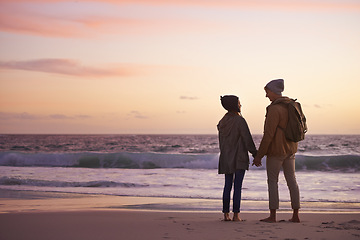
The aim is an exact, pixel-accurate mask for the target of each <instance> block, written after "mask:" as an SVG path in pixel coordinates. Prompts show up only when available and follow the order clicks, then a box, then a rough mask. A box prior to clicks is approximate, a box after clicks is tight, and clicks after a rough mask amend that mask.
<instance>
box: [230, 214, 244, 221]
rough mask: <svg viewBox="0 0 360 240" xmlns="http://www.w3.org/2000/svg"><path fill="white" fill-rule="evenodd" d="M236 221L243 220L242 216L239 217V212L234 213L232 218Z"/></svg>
mask: <svg viewBox="0 0 360 240" xmlns="http://www.w3.org/2000/svg"><path fill="white" fill-rule="evenodd" d="M232 220H233V221H234V222H241V221H242V220H241V218H240V217H239V213H234V217H233V219H232Z"/></svg>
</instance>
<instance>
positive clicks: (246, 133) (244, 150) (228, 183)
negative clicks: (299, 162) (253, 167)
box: [217, 95, 256, 221]
mask: <svg viewBox="0 0 360 240" xmlns="http://www.w3.org/2000/svg"><path fill="white" fill-rule="evenodd" d="M221 105H222V106H223V107H224V108H225V109H226V110H227V111H228V112H227V113H226V114H225V115H224V117H223V118H222V119H221V120H220V122H219V124H218V125H217V128H218V131H219V147H220V157H219V174H225V186H224V192H223V210H222V212H223V213H224V221H231V219H230V216H229V212H230V192H231V189H232V185H233V182H234V195H233V213H234V216H233V219H232V220H233V221H241V219H240V217H239V212H240V201H241V188H242V182H243V179H244V175H245V170H248V169H249V154H248V152H251V153H252V155H253V157H254V156H255V155H256V147H255V144H254V141H253V139H252V136H251V133H250V130H249V127H248V125H247V123H246V121H245V119H244V118H243V117H242V115H241V110H240V108H241V105H240V101H239V98H238V97H237V96H233V95H227V96H223V97H221ZM234 177H235V179H234ZM233 180H234V181H233Z"/></svg>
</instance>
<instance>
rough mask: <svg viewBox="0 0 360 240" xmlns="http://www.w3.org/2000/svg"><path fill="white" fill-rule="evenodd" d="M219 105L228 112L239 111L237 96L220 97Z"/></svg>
mask: <svg viewBox="0 0 360 240" xmlns="http://www.w3.org/2000/svg"><path fill="white" fill-rule="evenodd" d="M220 100H221V105H222V106H223V107H224V108H225V109H226V110H228V111H229V112H240V106H241V105H240V101H239V98H238V97H237V96H234V95H225V96H222V97H220Z"/></svg>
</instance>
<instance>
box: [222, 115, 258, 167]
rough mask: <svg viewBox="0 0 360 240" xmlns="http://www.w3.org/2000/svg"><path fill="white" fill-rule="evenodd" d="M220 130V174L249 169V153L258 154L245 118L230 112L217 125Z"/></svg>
mask: <svg viewBox="0 0 360 240" xmlns="http://www.w3.org/2000/svg"><path fill="white" fill-rule="evenodd" d="M217 128H218V130H219V145H220V146H219V147H220V157H219V169H218V170H219V174H230V173H235V172H236V170H240V169H245V170H248V169H249V153H248V152H251V153H252V154H253V155H255V154H256V147H255V144H254V141H253V139H252V136H251V134H250V130H249V127H248V125H247V123H246V121H245V119H244V118H243V117H242V116H241V115H239V114H237V113H232V112H228V113H226V114H225V116H224V117H223V118H222V119H221V120H220V122H219V124H218V125H217Z"/></svg>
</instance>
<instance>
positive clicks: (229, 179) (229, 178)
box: [222, 169, 245, 213]
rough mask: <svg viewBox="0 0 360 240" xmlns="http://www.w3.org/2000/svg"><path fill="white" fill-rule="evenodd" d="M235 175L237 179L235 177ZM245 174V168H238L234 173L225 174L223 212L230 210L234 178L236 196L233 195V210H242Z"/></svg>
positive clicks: (235, 211)
mask: <svg viewBox="0 0 360 240" xmlns="http://www.w3.org/2000/svg"><path fill="white" fill-rule="evenodd" d="M234 175H235V179H234ZM244 176H245V170H243V169H241V170H237V171H236V172H235V174H234V173H232V174H225V186H224V192H223V211H222V212H223V213H228V212H230V192H231V188H232V185H233V179H234V196H233V212H234V213H238V212H240V201H241V189H242V183H243V180H244Z"/></svg>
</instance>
